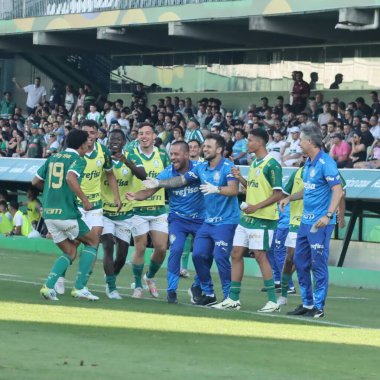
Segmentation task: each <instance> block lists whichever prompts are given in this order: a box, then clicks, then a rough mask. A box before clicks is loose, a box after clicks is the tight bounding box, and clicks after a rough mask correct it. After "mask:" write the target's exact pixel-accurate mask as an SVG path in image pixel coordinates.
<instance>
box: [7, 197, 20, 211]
mask: <svg viewBox="0 0 380 380" xmlns="http://www.w3.org/2000/svg"><path fill="white" fill-rule="evenodd" d="M9 207H12V208H14V209H15V210H18V209H19V207H20V205H19V204H18V202H17V201H15V200H14V199H12V200H11V201H9Z"/></svg>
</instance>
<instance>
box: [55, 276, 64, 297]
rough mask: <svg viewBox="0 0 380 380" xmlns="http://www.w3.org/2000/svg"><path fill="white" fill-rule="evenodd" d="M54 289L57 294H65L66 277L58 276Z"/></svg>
mask: <svg viewBox="0 0 380 380" xmlns="http://www.w3.org/2000/svg"><path fill="white" fill-rule="evenodd" d="M54 290H55V291H56V292H57V294H60V295H62V294H65V277H58V280H57V282H56V283H55V285H54Z"/></svg>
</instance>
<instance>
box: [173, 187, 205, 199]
mask: <svg viewBox="0 0 380 380" xmlns="http://www.w3.org/2000/svg"><path fill="white" fill-rule="evenodd" d="M198 191H199V187H190V186H186V187H185V188H183V189H181V190H173V194H174V195H178V196H180V197H186V195H189V194H194V193H197V192H198Z"/></svg>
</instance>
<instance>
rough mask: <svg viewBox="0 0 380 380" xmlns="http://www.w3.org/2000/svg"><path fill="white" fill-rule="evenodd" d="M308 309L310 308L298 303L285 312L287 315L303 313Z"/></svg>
mask: <svg viewBox="0 0 380 380" xmlns="http://www.w3.org/2000/svg"><path fill="white" fill-rule="evenodd" d="M308 311H310V309H307V308H306V307H303V305H298V306H297V307H296V308H295V309H294V310H292V311H288V312H287V313H286V314H287V315H304V314H306V313H307V312H308Z"/></svg>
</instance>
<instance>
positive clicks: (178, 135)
mask: <svg viewBox="0 0 380 380" xmlns="http://www.w3.org/2000/svg"><path fill="white" fill-rule="evenodd" d="M184 137H185V132H184V131H183V129H182V128H181V127H180V126H177V127H174V128H173V140H171V141H169V142H168V143H167V144H166V147H165V149H166V151H167V152H170V148H171V147H172V145H173V144H174V143H175V142H177V141H183V139H184Z"/></svg>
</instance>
